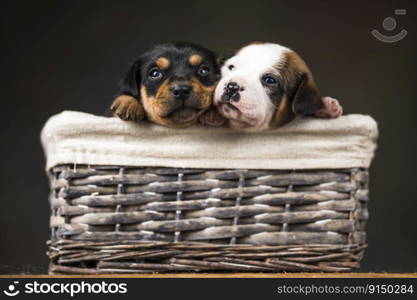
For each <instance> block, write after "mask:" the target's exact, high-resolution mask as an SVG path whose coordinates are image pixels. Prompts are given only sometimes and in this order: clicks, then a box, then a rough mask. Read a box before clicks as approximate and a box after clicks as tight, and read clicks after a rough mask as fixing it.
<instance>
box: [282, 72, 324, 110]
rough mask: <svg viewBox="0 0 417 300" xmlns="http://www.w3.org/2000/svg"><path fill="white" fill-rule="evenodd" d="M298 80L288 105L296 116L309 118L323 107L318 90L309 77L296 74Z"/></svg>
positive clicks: (306, 74) (304, 74)
mask: <svg viewBox="0 0 417 300" xmlns="http://www.w3.org/2000/svg"><path fill="white" fill-rule="evenodd" d="M297 77H298V80H296V85H295V87H294V90H293V93H292V95H291V96H290V99H291V100H290V103H291V107H292V110H293V112H294V113H295V114H296V115H304V116H311V115H313V114H314V113H315V112H316V111H318V110H319V109H321V108H322V107H323V102H322V100H321V97H320V94H319V90H318V88H317V86H316V84H315V82H314V80H313V78H312V76H311V74H309V73H307V72H301V73H299V74H298V76H297Z"/></svg>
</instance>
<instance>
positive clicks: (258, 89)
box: [202, 43, 342, 131]
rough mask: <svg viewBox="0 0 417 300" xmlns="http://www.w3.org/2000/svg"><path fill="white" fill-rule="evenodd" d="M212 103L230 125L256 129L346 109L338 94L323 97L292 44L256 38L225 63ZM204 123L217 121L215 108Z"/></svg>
mask: <svg viewBox="0 0 417 300" xmlns="http://www.w3.org/2000/svg"><path fill="white" fill-rule="evenodd" d="M221 73H222V78H221V80H220V82H219V83H218V85H217V87H216V90H215V95H214V105H215V106H216V107H217V110H218V112H220V114H221V116H223V117H224V118H226V120H228V122H229V125H230V126H231V127H233V128H236V129H241V130H248V131H258V130H265V129H270V128H275V127H278V126H281V125H283V124H285V123H288V122H289V121H291V120H293V119H294V118H295V117H296V116H298V115H302V116H315V117H320V118H335V117H338V116H340V115H341V114H342V107H341V106H340V105H339V102H338V101H337V100H336V99H333V98H330V97H324V98H322V97H321V96H320V95H319V91H318V88H317V86H316V84H315V82H314V80H313V76H312V74H311V72H310V70H309V69H308V67H307V65H306V63H305V62H304V61H303V60H302V59H301V57H300V56H299V55H298V54H297V53H295V52H294V51H292V50H291V49H289V48H286V47H283V46H280V45H278V44H272V43H256V44H251V45H248V46H246V47H243V48H242V49H240V50H239V51H238V52H237V53H236V55H234V56H233V57H231V58H229V59H228V60H227V61H226V62H225V63H224V65H223V67H222V70H221ZM204 119H205V120H202V122H203V123H206V124H209V125H219V124H221V123H222V120H221V118H220V116H219V115H218V114H217V116H216V113H215V111H214V110H212V111H211V112H210V113H208V114H206V115H205V116H204Z"/></svg>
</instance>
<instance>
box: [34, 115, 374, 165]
mask: <svg viewBox="0 0 417 300" xmlns="http://www.w3.org/2000/svg"><path fill="white" fill-rule="evenodd" d="M377 136H378V129H377V124H376V122H375V121H374V120H373V119H372V118H371V117H370V116H365V115H358V114H354V115H346V116H342V117H340V118H338V119H330V120H326V119H316V118H298V119H296V120H294V121H292V122H290V123H289V124H287V125H286V126H284V127H281V128H278V129H274V130H268V131H263V132H254V133H245V132H239V131H235V130H232V129H229V128H214V127H202V126H199V125H196V126H193V127H190V128H186V129H172V128H165V127H161V126H157V125H154V124H150V123H148V122H141V123H134V122H126V121H121V120H119V119H117V118H108V117H102V116H95V115H92V114H88V113H83V112H75V111H64V112H62V113H59V114H57V115H54V116H52V117H51V118H50V119H49V120H48V121H47V123H46V124H45V126H44V128H43V129H42V133H41V140H42V145H43V148H44V151H45V155H46V169H47V170H49V169H50V168H52V167H54V166H56V165H59V164H88V165H121V166H122V165H126V166H153V167H185V168H205V169H229V168H230V169H235V168H238V169H334V168H352V167H364V168H367V167H369V165H370V163H371V160H372V157H373V154H374V151H375V149H376V139H377Z"/></svg>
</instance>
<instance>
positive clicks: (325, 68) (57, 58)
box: [0, 0, 417, 273]
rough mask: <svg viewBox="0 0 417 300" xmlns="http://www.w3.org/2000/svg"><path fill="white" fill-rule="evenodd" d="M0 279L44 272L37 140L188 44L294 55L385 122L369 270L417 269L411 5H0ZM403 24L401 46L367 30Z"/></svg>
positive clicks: (354, 108) (349, 107) (43, 189)
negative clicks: (137, 61) (276, 49)
mask: <svg viewBox="0 0 417 300" xmlns="http://www.w3.org/2000/svg"><path fill="white" fill-rule="evenodd" d="M0 5H1V7H0V11H1V31H0V32H1V36H0V38H1V44H0V45H1V49H0V51H1V53H0V66H1V72H0V74H1V81H0V82H1V94H0V95H1V108H0V109H1V116H2V117H1V118H0V120H1V127H0V128H1V134H2V139H1V147H0V149H1V150H0V151H1V156H0V157H1V168H0V172H1V174H0V183H1V189H0V197H1V200H0V273H16V272H36V273H39V272H44V271H45V270H46V266H47V258H46V256H45V250H46V246H45V241H46V240H47V239H48V234H49V231H48V219H49V207H48V201H47V197H48V184H47V178H46V176H45V174H44V171H43V169H44V162H45V161H44V158H43V153H42V149H41V146H40V142H39V133H40V130H41V128H42V125H43V123H44V122H45V121H46V120H47V118H48V117H49V116H51V115H52V114H55V113H58V112H60V111H62V110H69V109H70V110H80V111H86V112H90V113H95V114H102V113H104V112H105V110H106V109H107V106H108V105H109V103H110V101H111V98H112V95H113V94H114V93H115V91H116V83H117V82H118V80H119V79H120V77H121V76H122V74H123V72H124V71H125V70H126V67H127V64H128V62H129V61H130V60H131V59H132V58H134V57H135V56H137V55H138V54H140V53H141V52H142V51H144V50H145V49H147V48H148V47H149V46H151V45H153V44H155V43H160V42H166V41H176V40H185V41H192V42H196V43H200V44H203V45H205V46H207V47H210V48H213V49H215V50H218V51H221V52H230V51H233V49H236V48H239V47H241V46H243V45H245V44H246V43H249V42H252V41H274V42H278V43H281V44H284V45H286V46H288V47H290V48H293V49H294V50H296V51H297V52H299V53H300V54H301V56H302V57H303V58H304V59H305V60H306V61H307V63H308V64H309V65H310V67H311V69H312V70H313V73H314V75H315V78H316V81H317V83H318V85H319V87H320V89H321V91H322V93H323V94H324V95H330V96H333V97H336V98H338V99H340V100H341V102H342V104H343V106H344V109H345V112H346V113H363V114H369V115H372V116H373V117H374V118H375V119H376V120H377V121H378V124H379V129H380V132H381V134H380V139H379V149H378V152H377V156H376V158H375V160H374V163H373V165H372V169H371V202H370V220H369V225H368V227H367V228H368V241H369V248H368V250H367V252H366V255H365V258H364V260H363V264H362V265H363V267H362V271H390V272H397V271H400V272H411V271H414V272H415V271H417V222H416V218H417V196H416V195H417V188H416V187H417V182H416V176H415V174H416V167H417V164H416V151H417V142H416V133H415V132H416V125H417V124H416V123H417V122H416V117H415V114H416V112H417V105H416V103H417V88H416V78H417V76H416V75H417V57H416V52H417V43H416V29H417V26H416V13H417V9H416V8H417V6H416V2H415V1H330V0H329V1H301V0H297V1H276V0H275V1H261V0H260V1H243V0H241V1H207V0H206V1H200V0H194V1H189V2H188V1H170V2H166V3H163V2H161V1H152V0H148V1H112V2H106V1H26V2H22V1H2V2H1V4H0ZM396 8H404V9H407V15H406V16H396V17H395V18H396V20H397V22H398V27H397V29H396V30H394V32H395V33H397V32H398V31H399V30H400V29H402V28H404V29H406V30H408V31H409V34H408V36H407V37H406V38H405V39H404V40H402V41H400V42H398V43H395V44H386V43H382V42H380V41H378V40H376V39H375V38H373V37H372V36H371V34H370V31H371V30H372V29H379V31H381V32H382V33H386V32H385V31H384V29H383V28H382V20H383V19H384V18H386V17H389V16H393V17H394V9H396Z"/></svg>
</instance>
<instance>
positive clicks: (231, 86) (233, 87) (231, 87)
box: [226, 81, 240, 94]
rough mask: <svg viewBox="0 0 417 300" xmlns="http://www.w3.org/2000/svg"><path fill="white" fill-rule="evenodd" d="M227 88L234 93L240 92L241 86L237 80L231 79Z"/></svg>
mask: <svg viewBox="0 0 417 300" xmlns="http://www.w3.org/2000/svg"><path fill="white" fill-rule="evenodd" d="M226 89H227V91H228V92H229V93H230V94H234V93H237V92H239V89H240V86H239V85H238V84H237V83H236V82H234V81H231V82H229V83H228V84H227V86H226Z"/></svg>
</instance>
